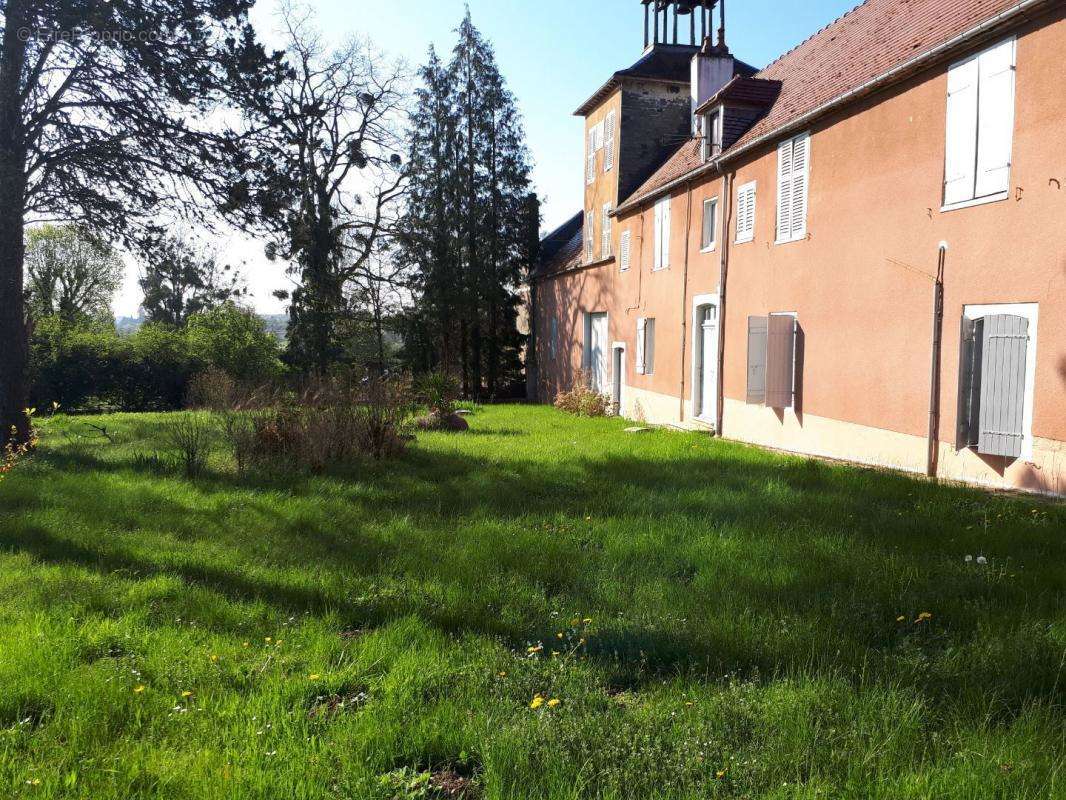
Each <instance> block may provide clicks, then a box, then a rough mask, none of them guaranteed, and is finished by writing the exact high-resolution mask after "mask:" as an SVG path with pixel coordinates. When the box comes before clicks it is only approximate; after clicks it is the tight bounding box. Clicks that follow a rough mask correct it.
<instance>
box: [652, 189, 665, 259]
mask: <svg viewBox="0 0 1066 800" xmlns="http://www.w3.org/2000/svg"><path fill="white" fill-rule="evenodd" d="M662 242H663V204H662V203H656V204H655V236H654V247H653V249H654V250H655V258H654V263H653V264H652V266H653V267H654V268H655V269H662V266H663V245H662Z"/></svg>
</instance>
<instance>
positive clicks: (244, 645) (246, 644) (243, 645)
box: [241, 642, 249, 647]
mask: <svg viewBox="0 0 1066 800" xmlns="http://www.w3.org/2000/svg"><path fill="white" fill-rule="evenodd" d="M248 645H249V642H245V643H244V644H242V645H241V647H248Z"/></svg>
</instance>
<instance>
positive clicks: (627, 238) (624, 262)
mask: <svg viewBox="0 0 1066 800" xmlns="http://www.w3.org/2000/svg"><path fill="white" fill-rule="evenodd" d="M632 239H633V236H632V233H631V232H630V231H622V236H621V241H620V242H619V244H618V249H619V250H621V253H619V260H620V261H621V268H622V271H623V272H625V271H626V270H627V269H629V259H630V258H631V253H632V244H631V242H632Z"/></svg>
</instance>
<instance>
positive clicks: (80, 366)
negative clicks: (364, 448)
mask: <svg viewBox="0 0 1066 800" xmlns="http://www.w3.org/2000/svg"><path fill="white" fill-rule="evenodd" d="M30 347H31V352H30V363H31V404H32V405H33V406H35V407H37V408H47V407H50V406H51V404H52V403H53V402H56V403H60V404H61V405H62V407H63V408H64V409H68V410H78V409H119V410H123V411H166V410H171V409H175V408H180V407H181V406H182V404H183V402H184V400H185V396H186V392H187V389H188V385H189V381H190V379H191V378H192V377H193V376H194V375H196V374H197V373H198V372H201V371H203V370H204V369H206V368H208V367H217V368H219V369H222V370H223V371H226V372H228V373H229V374H231V375H232V376H233V377H234V378H237V379H240V380H267V379H271V378H274V377H277V375H278V373H279V372H280V371H281V369H282V365H281V361H280V358H279V355H280V344H279V343H278V341H277V339H275V338H274V337H273V336H271V335H270V334H269V333H267V332H266V330H265V328H264V327H263V323H262V321H261V320H259V318H258V317H256V316H255V315H254V314H252V313H251V312H248V311H245V310H243V309H239V308H237V307H235V306H232V305H227V306H222V307H220V308H217V309H214V310H213V311H210V312H207V313H205V314H203V315H200V316H199V317H194V318H193V319H192V320H190V323H189V325H188V327H187V328H184V329H177V328H172V327H169V326H165V325H152V324H149V325H145V326H144V327H142V328H140V329H139V330H137V331H136V332H135V333H133V334H129V335H119V334H118V333H116V332H115V331H114V329H112V328H106V327H100V326H93V325H92V324H90V323H85V324H81V325H72V324H70V323H65V322H63V321H62V320H60V319H58V318H46V319H42V320H38V321H37V322H36V324H35V326H34V332H33V336H32V337H31V342H30Z"/></svg>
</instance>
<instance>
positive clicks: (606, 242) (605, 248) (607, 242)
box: [600, 203, 611, 258]
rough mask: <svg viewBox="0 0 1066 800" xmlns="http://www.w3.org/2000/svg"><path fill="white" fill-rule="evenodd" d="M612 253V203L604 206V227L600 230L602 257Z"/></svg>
mask: <svg viewBox="0 0 1066 800" xmlns="http://www.w3.org/2000/svg"><path fill="white" fill-rule="evenodd" d="M610 255H611V204H610V203H605V204H604V206H603V228H602V229H601V230H600V258H607V257H608V256H610Z"/></svg>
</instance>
